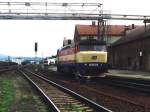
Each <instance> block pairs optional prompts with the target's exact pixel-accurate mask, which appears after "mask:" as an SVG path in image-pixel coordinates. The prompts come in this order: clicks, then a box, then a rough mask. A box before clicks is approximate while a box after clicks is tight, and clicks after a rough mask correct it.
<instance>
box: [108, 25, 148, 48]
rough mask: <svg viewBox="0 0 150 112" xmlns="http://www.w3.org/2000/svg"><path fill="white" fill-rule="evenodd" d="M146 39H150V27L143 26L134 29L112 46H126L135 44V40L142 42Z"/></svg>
mask: <svg viewBox="0 0 150 112" xmlns="http://www.w3.org/2000/svg"><path fill="white" fill-rule="evenodd" d="M144 38H150V25H147V26H146V29H145V26H141V27H138V28H135V29H132V30H130V31H128V32H127V33H126V36H124V37H122V38H120V39H119V40H118V41H116V42H115V43H113V44H112V45H111V46H118V45H122V44H126V43H128V42H133V41H135V40H140V39H144Z"/></svg>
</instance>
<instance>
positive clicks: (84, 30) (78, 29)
mask: <svg viewBox="0 0 150 112" xmlns="http://www.w3.org/2000/svg"><path fill="white" fill-rule="evenodd" d="M97 27H98V26H97V25H95V24H92V25H79V24H77V25H76V26H75V33H74V41H78V39H84V38H87V37H90V38H91V37H93V38H97V35H98V29H97ZM136 27H138V26H135V25H129V26H125V25H107V26H106V28H105V34H104V40H105V41H106V43H107V44H108V45H110V44H112V43H114V42H116V41H117V40H119V39H120V38H122V37H124V36H125V35H126V31H127V30H131V29H133V28H136ZM100 34H102V31H101V28H100Z"/></svg>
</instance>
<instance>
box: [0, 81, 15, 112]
mask: <svg viewBox="0 0 150 112" xmlns="http://www.w3.org/2000/svg"><path fill="white" fill-rule="evenodd" d="M13 98H14V89H13V85H12V82H11V81H10V80H0V112H7V111H8V110H9V107H10V105H11V103H12V101H13Z"/></svg>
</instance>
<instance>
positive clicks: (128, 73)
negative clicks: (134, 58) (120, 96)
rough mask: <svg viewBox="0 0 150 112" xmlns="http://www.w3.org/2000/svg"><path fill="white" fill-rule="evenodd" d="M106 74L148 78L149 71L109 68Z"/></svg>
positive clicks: (149, 77)
mask: <svg viewBox="0 0 150 112" xmlns="http://www.w3.org/2000/svg"><path fill="white" fill-rule="evenodd" d="M108 72H109V73H108V76H115V77H127V78H137V79H146V80H150V72H143V71H130V70H117V69H115V70H109V71H108Z"/></svg>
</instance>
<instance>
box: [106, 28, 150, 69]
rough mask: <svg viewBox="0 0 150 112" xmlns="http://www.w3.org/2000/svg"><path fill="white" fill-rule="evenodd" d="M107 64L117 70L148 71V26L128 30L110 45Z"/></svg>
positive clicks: (149, 53) (149, 62)
mask: <svg viewBox="0 0 150 112" xmlns="http://www.w3.org/2000/svg"><path fill="white" fill-rule="evenodd" d="M109 63H110V64H111V65H112V67H114V68H119V69H129V70H143V71H150V25H147V26H146V28H145V26H141V27H139V28H135V29H132V30H129V31H127V32H126V35H125V36H124V37H122V38H120V39H119V40H118V41H116V42H115V43H113V44H111V45H110V46H109Z"/></svg>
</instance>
